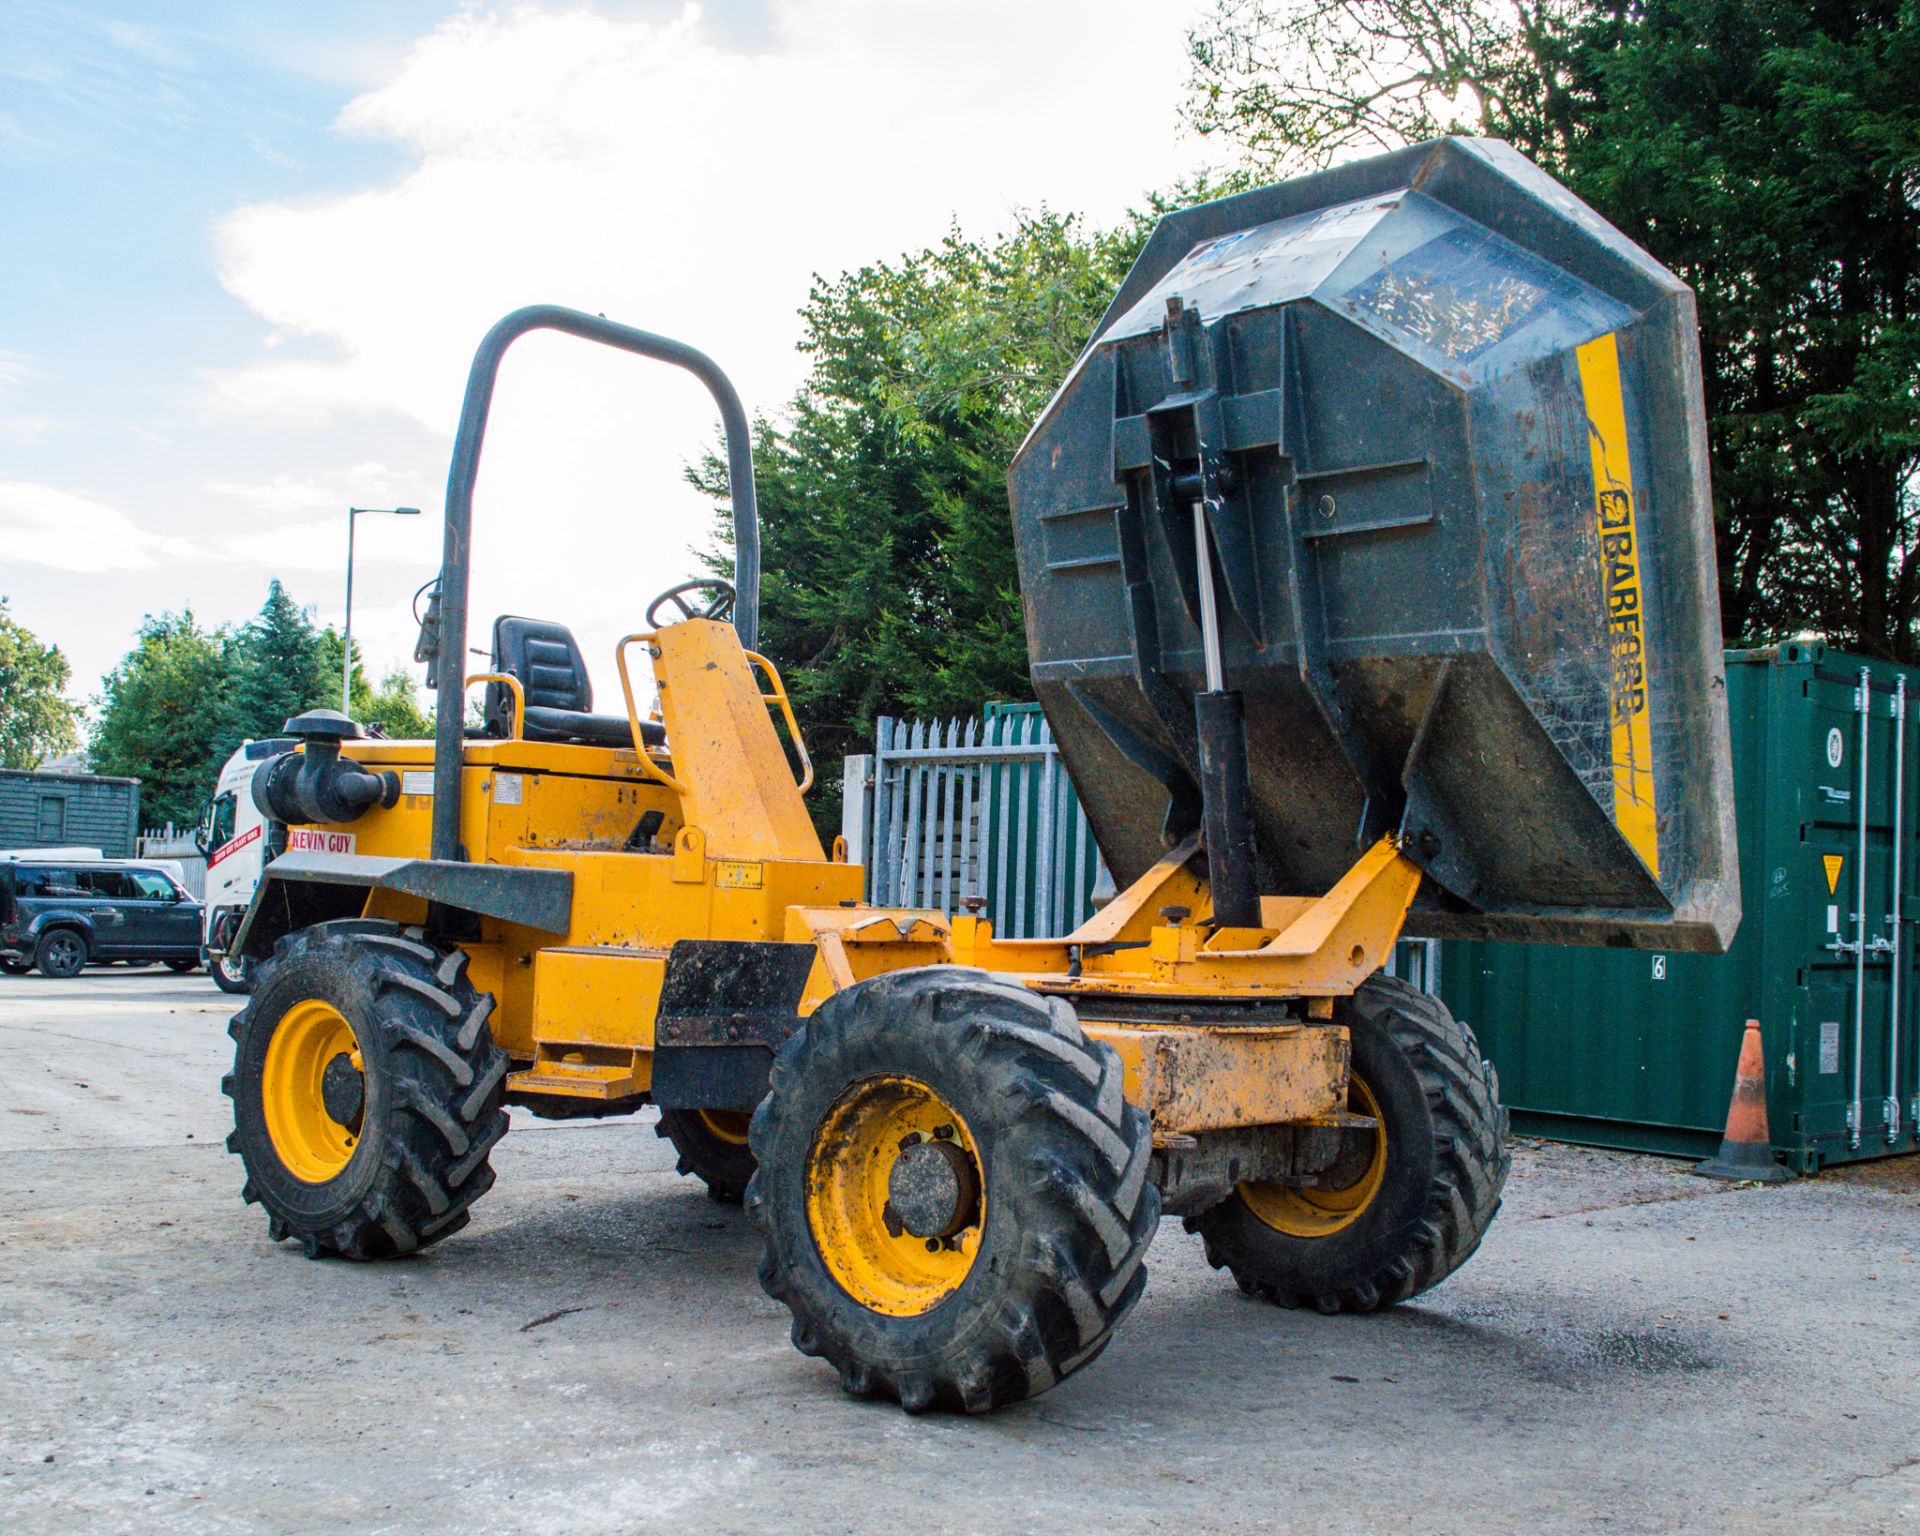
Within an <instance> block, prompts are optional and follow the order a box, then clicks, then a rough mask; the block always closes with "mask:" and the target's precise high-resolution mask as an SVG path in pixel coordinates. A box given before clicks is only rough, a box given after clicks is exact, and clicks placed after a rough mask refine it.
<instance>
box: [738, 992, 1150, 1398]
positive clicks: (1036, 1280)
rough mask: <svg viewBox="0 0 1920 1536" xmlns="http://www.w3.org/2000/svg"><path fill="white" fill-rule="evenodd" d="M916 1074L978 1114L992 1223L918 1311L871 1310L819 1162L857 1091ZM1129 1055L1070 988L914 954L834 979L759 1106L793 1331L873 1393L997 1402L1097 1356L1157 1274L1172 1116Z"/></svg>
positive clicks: (753, 1195) (760, 1141)
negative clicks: (851, 978)
mask: <svg viewBox="0 0 1920 1536" xmlns="http://www.w3.org/2000/svg"><path fill="white" fill-rule="evenodd" d="M891 1074H899V1075H903V1076H907V1077H910V1078H914V1079H917V1080H919V1081H920V1082H922V1083H925V1084H926V1085H927V1086H928V1087H930V1088H932V1089H934V1090H935V1091H936V1092H937V1093H939V1094H940V1095H941V1096H942V1097H943V1098H945V1099H946V1100H947V1102H948V1103H949V1104H951V1105H952V1106H953V1107H954V1109H955V1110H957V1111H958V1112H959V1113H960V1115H961V1116H962V1118H964V1119H965V1120H966V1122H967V1124H968V1126H969V1128H970V1129H971V1131H972V1134H973V1138H974V1141H975V1143H976V1145H977V1147H978V1148H979V1152H980V1157H981V1161H982V1164H983V1166H984V1170H985V1176H986V1215H985V1228H984V1231H983V1234H982V1237H981V1241H980V1247H979V1250H978V1252H977V1254H976V1257H975V1261H974V1264H973V1266H972V1268H971V1270H970V1271H969V1272H968V1274H967V1277H966V1279H965V1280H964V1281H962V1282H961V1284H960V1286H959V1288H958V1289H957V1290H956V1291H955V1292H954V1293H953V1294H952V1295H951V1296H950V1297H948V1298H947V1299H946V1300H945V1301H943V1302H941V1303H940V1304H939V1305H938V1306H936V1307H934V1308H932V1309H931V1310H930V1311H928V1312H925V1313H922V1314H921V1315H919V1316H917V1317H894V1316H887V1315H884V1314H882V1313H879V1312H877V1311H873V1310H870V1309H869V1308H867V1307H866V1306H864V1305H863V1304H861V1303H860V1302H858V1301H856V1300H855V1299H854V1298H853V1297H851V1296H850V1295H848V1294H847V1292H846V1291H845V1290H843V1289H842V1288H841V1286H840V1285H839V1283H838V1282H837V1281H836V1280H835V1279H834V1278H833V1276H832V1273H831V1272H830V1271H829V1270H828V1268H827V1266H826V1263H825V1261H824V1260H823V1259H822V1258H821V1256H820V1253H819V1249H818V1247H817V1246H816V1244H815V1241H814V1237H813V1233H812V1228H811V1226H810V1223H809V1220H808V1214H807V1198H806V1188H805V1186H806V1170H807V1161H808V1155H809V1152H810V1149H811V1147H812V1145H813V1141H814V1136H815V1134H816V1130H817V1128H818V1127H819V1126H821V1124H822V1123H823V1122H824V1120H825V1119H826V1117H827V1115H828V1112H829V1110H830V1109H831V1108H832V1107H833V1105H834V1103H835V1101H836V1100H837V1099H839V1097H840V1096H841V1094H842V1093H843V1092H845V1090H846V1089H847V1088H848V1087H849V1086H851V1085H852V1084H854V1083H858V1082H860V1081H862V1080H864V1079H868V1078H872V1077H876V1076H885V1075H891ZM1121 1078H1122V1074H1121V1066H1120V1058H1119V1057H1118V1055H1116V1054H1115V1052H1114V1051H1113V1049H1112V1047H1110V1046H1108V1045H1104V1044H1101V1043H1099V1042H1096V1041H1091V1040H1089V1039H1088V1038H1087V1037H1086V1036H1085V1035H1084V1034H1083V1033H1082V1032H1081V1030H1080V1025H1079V1022H1078V1020H1077V1019H1076V1018H1075V1016H1074V1012H1073V1009H1072V1008H1071V1007H1070V1006H1069V1005H1068V1004H1067V1003H1065V1002H1064V1001H1061V1000H1059V999H1047V998H1042V997H1038V996H1035V995H1034V994H1033V993H1031V992H1028V991H1027V990H1026V989H1025V988H1022V987H1017V986H1011V985H1008V984H1006V983H1004V982H999V981H995V980H993V979H992V978H991V977H989V976H988V975H987V974H986V973H985V972H984V971H976V970H968V969H963V968H960V967H954V966H940V967H930V968H927V969H922V970H912V971H902V972H899V973H896V974H894V975H890V976H882V977H878V978H876V979H874V980H872V981H868V982H863V983H861V984H860V985H857V986H853V987H849V988H848V989H847V990H846V991H844V992H841V993H839V994H838V995H837V996H835V997H833V998H831V999H829V1000H828V1001H827V1002H826V1003H825V1004H824V1005H823V1006H822V1007H821V1008H820V1009H819V1011H818V1012H816V1013H815V1014H814V1015H813V1016H812V1018H810V1019H809V1020H808V1021H807V1023H806V1025H805V1026H804V1027H803V1028H802V1029H801V1030H799V1031H798V1032H797V1033H796V1034H795V1035H794V1036H793V1037H792V1038H791V1039H790V1040H788V1041H787V1043H786V1045H785V1046H784V1047H783V1048H782V1049H781V1051H780V1054H779V1056H778V1057H777V1058H776V1060H775V1063H774V1068H773V1084H772V1090H771V1092H770V1093H769V1094H768V1096H767V1097H766V1099H765V1100H763V1101H762V1103H761V1105H760V1108H759V1109H758V1110H757V1111H756V1112H755V1114H754V1117H753V1128H752V1133H751V1140H752V1145H753V1150H754V1152H755V1153H756V1154H757V1155H758V1157H759V1160H760V1168H759V1171H758V1172H757V1173H756V1174H755V1175H754V1178H753V1182H752V1184H751V1185H750V1186H749V1188H748V1191H747V1210H748V1213H749V1214H750V1215H751V1216H752V1217H753V1218H754V1220H755V1221H756V1222H758V1223H759V1225H760V1227H761V1229H762V1230H763V1232H764V1233H765V1235H766V1244H767V1246H766V1254H765V1257H764V1258H763V1259H762V1261H761V1265H760V1283H761V1285H762V1286H764V1287H765V1289H766V1292H767V1294H768V1295H769V1296H772V1297H773V1298H775V1299H776V1300H778V1301H781V1302H784V1303H785V1304H786V1306H787V1308H788V1310H789V1311H791V1312H792V1313H793V1342H794V1344H795V1346H796V1347H797V1348H798V1349H799V1350H800V1351H801V1352H802V1353H803V1354H807V1355H814V1356H817V1357H819V1358H821V1359H824V1360H826V1361H827V1362H828V1363H829V1364H831V1365H832V1366H834V1367H835V1368H836V1369H837V1370H838V1371H839V1373H840V1385H841V1386H842V1387H843V1388H844V1389H845V1390H846V1391H848V1392H850V1393H853V1394H854V1395H855V1396H877V1397H887V1398H892V1399H895V1400H896V1401H898V1402H899V1403H900V1405H901V1406H902V1407H903V1408H905V1409H906V1410H907V1411H908V1412H910V1413H918V1412H922V1411H924V1410H926V1409H928V1408H934V1407H938V1408H944V1409H949V1410H964V1411H966V1412H970V1413H979V1412H984V1411H986V1410H988V1409H991V1408H996V1407H999V1406H1001V1405H1002V1404H1005V1403H1011V1402H1017V1401H1019V1400H1021V1399H1022V1398H1028V1397H1034V1396H1037V1395H1038V1394H1040V1393H1041V1392H1044V1391H1046V1390H1047V1388H1049V1387H1051V1386H1052V1385H1053V1384H1054V1383H1055V1382H1057V1381H1059V1380H1061V1379H1062V1378H1063V1377H1065V1376H1067V1375H1070V1374H1071V1373H1072V1372H1073V1371H1075V1370H1077V1369H1079V1367H1081V1366H1082V1365H1084V1364H1086V1363H1087V1362H1088V1361H1090V1360H1091V1359H1093V1357H1094V1356H1096V1355H1097V1354H1099V1353H1100V1351H1101V1350H1102V1349H1103V1348H1104V1347H1105V1346H1106V1344H1107V1341H1108V1339H1109V1338H1110V1337H1111V1336H1112V1333H1113V1330H1114V1328H1115V1327H1116V1326H1117V1325H1118V1324H1119V1322H1120V1320H1121V1319H1122V1318H1123V1317H1125V1316H1126V1314H1127V1312H1128V1311H1129V1310H1130V1309H1131V1308H1132V1307H1133V1304H1134V1303H1135V1302H1136V1301H1138V1300H1139V1299H1140V1294H1141V1292H1142V1290H1143V1289H1144V1288H1145V1286H1146V1278H1147V1277H1146V1268H1145V1265H1144V1263H1143V1260H1144V1259H1145V1257H1146V1252H1147V1247H1148V1245H1149V1244H1150V1243H1151V1242H1152V1241H1153V1236H1154V1231H1155V1229H1156V1228H1157V1226H1158V1225H1159V1220H1160V1192H1159V1191H1158V1190H1157V1189H1156V1188H1155V1187H1154V1186H1153V1185H1152V1184H1150V1183H1149V1182H1148V1179H1147V1172H1148V1163H1149V1160H1150V1157H1151V1154H1152V1148H1153V1131H1152V1126H1151V1124H1150V1123H1149V1121H1148V1119H1147V1116H1146V1115H1145V1114H1144V1113H1143V1112H1142V1111H1141V1110H1139V1109H1138V1108H1136V1107H1135V1106H1133V1105H1131V1104H1129V1103H1127V1102H1126V1100H1125V1098H1124V1097H1123V1095H1122V1088H1121Z"/></svg>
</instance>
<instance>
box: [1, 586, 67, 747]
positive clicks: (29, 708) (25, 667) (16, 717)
mask: <svg viewBox="0 0 1920 1536" xmlns="http://www.w3.org/2000/svg"><path fill="white" fill-rule="evenodd" d="M71 675H72V669H71V668H70V667H69V666H68V665H67V658H66V657H65V656H63V655H61V654H60V648H59V647H58V646H56V645H42V644H41V643H40V637H39V636H38V635H36V634H34V632H33V631H32V630H30V629H28V628H27V627H26V626H25V625H23V624H21V623H20V622H19V621H18V620H17V619H15V618H14V617H13V615H12V614H11V613H9V612H8V611H7V600H6V599H5V598H4V597H0V768H36V767H38V766H39V765H40V762H41V760H42V759H43V758H47V757H52V756H56V755H57V754H59V753H61V752H66V751H70V750H71V749H72V748H73V747H75V746H76V745H78V743H79V740H80V733H79V730H78V722H79V718H80V711H79V710H78V709H77V708H76V707H75V706H74V705H72V704H70V703H68V702H67V700H66V698H65V697H64V696H63V693H62V690H63V689H64V688H65V687H66V686H67V679H68V678H69V677H70V676H71Z"/></svg>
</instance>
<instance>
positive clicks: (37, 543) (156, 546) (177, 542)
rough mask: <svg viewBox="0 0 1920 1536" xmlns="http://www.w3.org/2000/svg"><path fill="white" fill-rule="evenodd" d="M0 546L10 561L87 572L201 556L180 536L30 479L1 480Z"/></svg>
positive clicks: (129, 568)
mask: <svg viewBox="0 0 1920 1536" xmlns="http://www.w3.org/2000/svg"><path fill="white" fill-rule="evenodd" d="M0 548H3V549H5V550H6V552H7V558H8V560H9V561H12V562H17V563H19V564H22V565H41V566H47V567H49V568H51V569H53V570H56V571H74V572H77V573H79V574H81V575H86V576H97V575H103V574H105V573H106V572H108V571H141V570H147V569H149V568H151V567H153V566H156V565H160V564H163V563H168V562H173V561H180V560H192V559H197V558H199V557H200V555H201V551H200V550H198V549H197V548H195V546H194V545H192V544H190V543H188V542H187V541H186V540H185V539H175V538H169V537H167V536H165V535H163V534H156V533H149V532H148V531H147V530H146V529H144V528H141V527H140V526H138V525H137V524H136V523H135V522H134V521H133V519H131V518H130V517H128V516H127V515H126V514H125V513H124V512H121V511H119V510H117V509H116V508H113V507H110V506H108V505H107V504H106V503H105V502H100V501H95V500H93V499H92V498H91V497H88V496H81V495H77V494H76V493H74V492H72V491H63V490H61V489H59V488H58V487H57V486H51V485H36V484H34V483H33V482H32V481H29V480H0Z"/></svg>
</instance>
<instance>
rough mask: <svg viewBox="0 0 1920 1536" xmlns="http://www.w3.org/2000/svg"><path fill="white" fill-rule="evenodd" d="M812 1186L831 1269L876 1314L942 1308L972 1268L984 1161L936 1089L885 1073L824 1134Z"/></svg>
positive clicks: (850, 1095)
mask: <svg viewBox="0 0 1920 1536" xmlns="http://www.w3.org/2000/svg"><path fill="white" fill-rule="evenodd" d="M806 1189H807V1220H808V1224H809V1226H810V1227H811V1228H812V1230H813V1238H814V1242H815V1244H816V1246H817V1248H818V1251H819V1254H820V1257H821V1259H822V1260H823V1261H824V1262H825V1264H826V1266H827V1270H828V1272H829V1273H830V1274H832V1276H833V1278H834V1280H835V1281H836V1282H838V1284H839V1285H840V1288H841V1289H842V1290H844V1291H845V1292H846V1293H847V1294H848V1295H849V1296H851V1297H853V1298H854V1300H856V1301H857V1302H859V1303H860V1304H861V1305H862V1306H865V1307H867V1308H869V1309H871V1310H872V1311H875V1312H878V1313H881V1314H883V1315H885V1316H888V1317H918V1316H920V1315H921V1314H923V1313H926V1312H931V1311H932V1310H933V1309H934V1308H935V1307H937V1306H939V1305H940V1304H941V1303H942V1302H944V1301H946V1300H947V1299H948V1298H949V1297H950V1296H952V1295H953V1294H954V1293H955V1292H956V1291H958V1290H959V1289H960V1287H961V1285H962V1284H963V1283H964V1282H965V1281H966V1278H967V1276H968V1274H969V1273H970V1272H971V1271H972V1269H973V1264H974V1260H975V1258H976V1257H977V1255H978V1254H979V1252H980V1244H981V1240H982V1236H983V1234H984V1232H985V1226H986V1211H987V1200H988V1191H987V1188H986V1175H985V1165H984V1162H983V1160H982V1158H981V1152H980V1148H979V1146H978V1144H977V1143H976V1142H975V1141H974V1138H973V1133H972V1132H971V1131H970V1130H969V1129H968V1127H967V1123H966V1121H965V1120H964V1119H963V1118H962V1117H961V1116H960V1114H959V1112H958V1111H957V1110H956V1109H955V1108H954V1107H953V1106H952V1105H951V1104H949V1103H947V1101H946V1100H945V1099H943V1098H942V1097H941V1096H940V1094H939V1093H938V1092H937V1091H935V1090H934V1089H933V1088H931V1087H930V1086H928V1085H927V1084H926V1083H923V1082H919V1081H917V1080H915V1079H913V1078H909V1077H874V1078H867V1079H865V1080H863V1081H861V1082H858V1083H855V1084H853V1085H852V1086H851V1087H850V1088H848V1090H847V1091H846V1092H845V1093H844V1094H842V1095H841V1096H840V1098H839V1099H838V1100H837V1101H836V1102H835V1103H834V1104H833V1106H832V1107H831V1108H830V1109H829V1110H828V1111H827V1114H826V1116H825V1118H824V1119H823V1120H822V1121H821V1123H820V1125H819V1126H818V1127H817V1128H816V1130H815V1132H814V1138H813V1144H812V1147H811V1148H810V1150H809V1152H808V1157H807V1170H806Z"/></svg>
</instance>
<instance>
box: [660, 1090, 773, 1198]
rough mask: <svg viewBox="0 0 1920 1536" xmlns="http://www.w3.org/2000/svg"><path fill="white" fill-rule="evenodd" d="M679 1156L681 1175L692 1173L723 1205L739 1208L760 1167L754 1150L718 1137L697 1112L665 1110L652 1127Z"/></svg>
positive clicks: (678, 1168) (677, 1167)
mask: <svg viewBox="0 0 1920 1536" xmlns="http://www.w3.org/2000/svg"><path fill="white" fill-rule="evenodd" d="M653 1133H654V1135H656V1136H664V1137H665V1138H666V1139H667V1140H668V1141H671V1142H672V1143H673V1150H674V1151H675V1152H677V1153H679V1154H680V1160H679V1162H678V1163H677V1164H676V1171H677V1172H679V1173H690V1174H692V1175H694V1177H696V1178H699V1179H702V1180H704V1181H705V1183H706V1186H707V1194H708V1195H709V1196H711V1197H712V1198H713V1199H715V1200H718V1201H719V1202H720V1203H721V1204H722V1205H738V1204H739V1203H740V1202H741V1201H742V1200H744V1199H745V1198H746V1195H747V1185H748V1184H749V1183H750V1182H751V1181H752V1179H753V1170H754V1168H755V1167H756V1166H757V1165H756V1164H755V1162H754V1160H753V1149H752V1148H751V1147H747V1146H742V1145H741V1144H740V1143H738V1142H734V1141H728V1140H727V1139H726V1137H724V1136H716V1135H714V1133H713V1131H712V1130H711V1129H710V1128H709V1127H708V1125H707V1123H706V1122H705V1121H704V1120H702V1119H701V1118H700V1112H699V1111H698V1110H697V1109H663V1110H661V1111H660V1123H659V1124H658V1125H656V1126H655V1127H654V1128H653Z"/></svg>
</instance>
